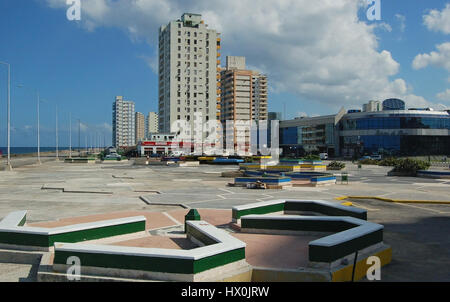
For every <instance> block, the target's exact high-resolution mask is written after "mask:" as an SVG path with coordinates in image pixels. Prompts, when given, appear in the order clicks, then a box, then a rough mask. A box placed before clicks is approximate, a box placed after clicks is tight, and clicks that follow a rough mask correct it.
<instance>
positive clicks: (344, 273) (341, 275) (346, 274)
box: [331, 247, 392, 282]
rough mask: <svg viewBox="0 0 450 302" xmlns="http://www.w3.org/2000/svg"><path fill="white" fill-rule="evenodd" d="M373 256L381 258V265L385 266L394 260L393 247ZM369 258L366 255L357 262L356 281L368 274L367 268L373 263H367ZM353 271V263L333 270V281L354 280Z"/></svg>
mask: <svg viewBox="0 0 450 302" xmlns="http://www.w3.org/2000/svg"><path fill="white" fill-rule="evenodd" d="M373 256H377V257H378V258H380V265H381V267H383V266H385V265H386V264H389V263H390V262H391V261H392V248H390V247H389V248H387V249H385V250H382V251H380V252H378V253H376V254H375V255H373ZM367 258H368V257H366V258H364V259H362V260H360V261H358V262H357V263H356V269H355V277H354V281H358V280H361V279H363V278H364V277H365V276H366V274H367V270H368V269H369V267H370V266H371V265H369V264H367ZM352 273H353V264H351V265H349V266H346V267H344V268H342V269H339V270H337V271H335V272H332V277H331V280H332V282H348V281H352Z"/></svg>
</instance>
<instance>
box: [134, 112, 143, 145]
mask: <svg viewBox="0 0 450 302" xmlns="http://www.w3.org/2000/svg"><path fill="white" fill-rule="evenodd" d="M135 123H136V124H135V135H136V139H135V142H136V143H137V142H139V141H141V140H143V139H145V115H144V114H143V113H141V112H136V116H135Z"/></svg>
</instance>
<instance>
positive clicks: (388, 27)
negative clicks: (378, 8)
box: [376, 22, 392, 32]
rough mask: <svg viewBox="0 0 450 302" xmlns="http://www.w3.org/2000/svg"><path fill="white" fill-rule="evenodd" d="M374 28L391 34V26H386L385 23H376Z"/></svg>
mask: <svg viewBox="0 0 450 302" xmlns="http://www.w3.org/2000/svg"><path fill="white" fill-rule="evenodd" d="M376 26H377V27H378V28H380V29H382V30H385V31H387V32H392V26H390V25H389V24H387V23H385V22H381V23H378V24H377V25H376Z"/></svg>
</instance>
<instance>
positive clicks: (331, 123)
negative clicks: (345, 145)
mask: <svg viewBox="0 0 450 302" xmlns="http://www.w3.org/2000/svg"><path fill="white" fill-rule="evenodd" d="M345 114H346V111H345V109H344V108H342V109H341V110H340V111H339V112H338V113H337V114H333V115H326V116H318V117H298V118H295V119H293V120H287V121H281V122H280V142H279V143H280V147H281V148H282V150H283V154H285V155H289V154H291V155H295V156H303V155H304V154H307V153H324V152H326V153H328V154H329V156H330V157H332V156H336V155H338V154H339V133H338V127H339V121H340V119H341V118H342V117H343V116H344V115H345Z"/></svg>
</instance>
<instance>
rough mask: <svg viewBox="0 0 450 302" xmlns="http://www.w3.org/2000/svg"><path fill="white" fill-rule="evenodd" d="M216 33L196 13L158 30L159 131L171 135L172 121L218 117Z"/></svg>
mask: <svg viewBox="0 0 450 302" xmlns="http://www.w3.org/2000/svg"><path fill="white" fill-rule="evenodd" d="M219 49H220V38H219V33H217V32H216V30H214V29H210V28H208V26H207V25H206V24H205V23H204V21H203V20H202V16H201V15H198V14H191V13H185V14H183V15H182V16H181V19H179V20H176V21H171V22H170V23H169V24H167V25H165V26H161V28H160V30H159V99H158V102H159V131H160V132H163V133H170V132H174V130H175V129H174V124H173V122H174V121H179V120H186V121H189V122H190V123H192V122H193V121H194V116H195V113H196V112H201V113H202V122H203V123H205V122H207V121H208V120H216V119H217V116H218V104H217V103H218V98H219V97H220V90H218V81H219V80H220V77H219V71H220V68H219V66H220V61H219V57H220V53H219Z"/></svg>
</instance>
